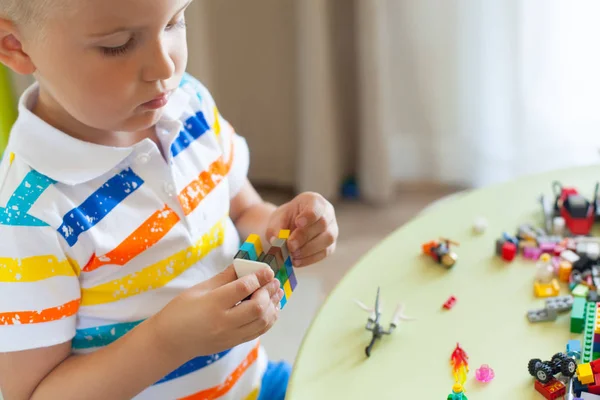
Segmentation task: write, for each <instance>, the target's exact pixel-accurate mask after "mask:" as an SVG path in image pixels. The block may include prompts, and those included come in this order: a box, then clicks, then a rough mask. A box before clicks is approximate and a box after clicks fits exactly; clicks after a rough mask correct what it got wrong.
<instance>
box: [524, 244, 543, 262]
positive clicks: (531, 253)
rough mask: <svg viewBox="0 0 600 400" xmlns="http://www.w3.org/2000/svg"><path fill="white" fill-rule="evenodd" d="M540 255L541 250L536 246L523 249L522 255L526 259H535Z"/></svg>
mask: <svg viewBox="0 0 600 400" xmlns="http://www.w3.org/2000/svg"><path fill="white" fill-rule="evenodd" d="M541 255H542V251H541V250H540V249H539V248H537V247H525V248H524V249H523V257H525V258H526V259H528V260H537V259H539V258H540V256H541Z"/></svg>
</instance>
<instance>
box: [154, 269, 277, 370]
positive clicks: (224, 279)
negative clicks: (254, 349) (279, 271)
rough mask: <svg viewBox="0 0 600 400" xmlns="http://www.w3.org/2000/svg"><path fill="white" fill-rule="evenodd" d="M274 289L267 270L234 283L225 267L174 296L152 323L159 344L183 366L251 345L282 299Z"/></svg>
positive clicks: (268, 325) (272, 320)
mask: <svg viewBox="0 0 600 400" xmlns="http://www.w3.org/2000/svg"><path fill="white" fill-rule="evenodd" d="M279 286H280V283H279V281H278V280H277V279H274V276H273V271H272V270H271V269H269V268H265V269H264V270H262V271H259V272H257V273H256V274H252V275H248V276H245V277H243V278H240V279H237V276H236V273H235V270H234V268H233V266H229V267H228V268H227V269H226V270H225V271H223V272H221V273H220V274H218V275H216V276H215V277H213V278H211V279H209V280H207V281H205V282H202V283H200V284H198V285H196V286H194V287H192V288H190V289H188V290H186V291H185V292H183V293H182V294H181V295H179V296H177V297H176V298H175V299H173V300H172V301H171V302H170V303H169V304H167V306H166V307H165V308H164V309H163V310H162V311H160V312H159V313H158V314H156V315H155V316H154V317H153V321H154V322H153V323H154V327H155V330H156V334H157V339H158V341H159V344H160V345H161V346H164V348H165V350H166V352H168V353H169V354H176V355H177V356H178V357H181V358H182V359H185V360H186V361H187V360H189V359H191V358H194V357H198V356H202V355H210V354H215V353H219V352H221V351H224V350H227V349H230V348H232V347H235V346H237V345H239V344H242V343H245V342H248V341H250V340H253V339H256V338H257V337H259V336H261V335H262V334H264V333H265V332H267V331H268V330H269V329H270V328H271V327H272V326H273V324H274V323H275V321H276V320H277V318H278V316H279V302H280V300H281V298H282V296H283V291H282V290H281V289H280V287H279ZM250 295H251V297H250V299H249V300H247V301H244V302H242V303H240V302H241V301H242V300H244V299H245V298H247V297H248V296H250ZM238 303H240V304H238Z"/></svg>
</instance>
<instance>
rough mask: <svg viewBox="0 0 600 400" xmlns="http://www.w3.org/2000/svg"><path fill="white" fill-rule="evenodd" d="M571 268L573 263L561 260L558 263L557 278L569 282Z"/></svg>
mask: <svg viewBox="0 0 600 400" xmlns="http://www.w3.org/2000/svg"><path fill="white" fill-rule="evenodd" d="M572 269H573V264H571V263H570V262H568V261H561V263H560V264H559V265H558V279H560V280H561V281H562V282H569V278H570V277H571V270H572Z"/></svg>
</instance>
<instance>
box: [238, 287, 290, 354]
mask: <svg viewBox="0 0 600 400" xmlns="http://www.w3.org/2000/svg"><path fill="white" fill-rule="evenodd" d="M282 295H283V294H282V293H281V294H280V293H279V292H278V293H276V294H275V295H274V296H273V297H271V298H270V299H269V300H268V304H267V306H266V309H265V312H264V313H263V314H262V316H261V318H257V319H255V320H253V321H251V322H249V323H247V324H246V325H244V326H242V327H240V328H239V329H240V333H241V336H242V337H244V338H245V340H244V341H245V342H247V341H250V340H253V339H256V338H257V337H259V336H261V335H263V334H265V333H266V332H267V331H268V330H269V329H271V327H272V326H273V325H274V324H275V322H276V321H277V319H278V318H279V302H280V301H281V296H282Z"/></svg>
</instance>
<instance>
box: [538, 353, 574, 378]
mask: <svg viewBox="0 0 600 400" xmlns="http://www.w3.org/2000/svg"><path fill="white" fill-rule="evenodd" d="M527 368H528V370H529V373H530V374H531V376H533V377H535V378H536V379H537V380H538V381H539V382H541V383H543V384H546V383H549V382H550V381H551V380H552V379H553V378H554V375H556V374H558V373H562V374H563V375H564V376H567V377H569V378H570V377H572V376H573V375H575V371H576V370H577V363H576V362H575V360H574V359H572V358H570V357H569V356H567V355H566V354H565V353H556V354H555V355H553V356H552V359H551V360H550V361H544V362H542V361H541V360H540V359H539V358H534V359H531V360H529V365H528V367H527Z"/></svg>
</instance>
